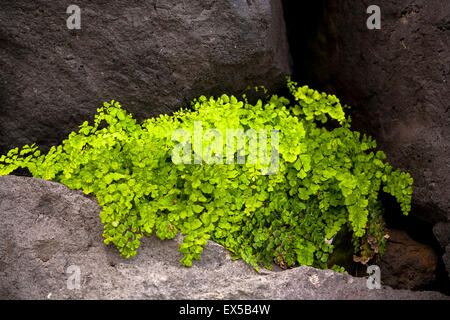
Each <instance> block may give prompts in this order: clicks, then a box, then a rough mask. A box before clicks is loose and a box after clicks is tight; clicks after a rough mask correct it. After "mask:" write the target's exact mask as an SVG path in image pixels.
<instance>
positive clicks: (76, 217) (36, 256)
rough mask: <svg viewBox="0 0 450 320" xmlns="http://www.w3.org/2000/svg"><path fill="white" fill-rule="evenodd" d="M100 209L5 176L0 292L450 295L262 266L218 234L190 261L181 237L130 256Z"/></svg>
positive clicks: (0, 195)
mask: <svg viewBox="0 0 450 320" xmlns="http://www.w3.org/2000/svg"><path fill="white" fill-rule="evenodd" d="M99 211H100V208H99V206H98V204H97V202H96V200H95V199H93V198H92V197H88V196H85V195H84V194H83V193H82V192H80V191H74V190H70V189H68V188H67V187H65V186H63V185H61V184H58V183H54V182H49V181H44V180H40V179H33V178H25V177H16V176H5V177H0V299H433V300H434V299H449V297H447V296H444V295H442V294H440V293H437V292H412V291H408V290H393V289H391V288H390V287H383V288H382V289H380V290H376V289H372V290H369V289H367V287H366V279H364V278H354V277H351V276H349V275H345V274H338V273H335V272H333V271H330V270H327V271H323V270H317V269H313V268H310V267H299V268H296V269H292V270H287V271H281V272H275V271H267V270H263V271H262V272H261V273H259V274H258V273H257V272H256V271H254V270H253V269H252V268H251V267H249V266H248V265H247V264H245V263H243V262H242V261H240V260H238V261H233V260H232V259H231V257H230V255H229V253H228V252H227V251H226V250H225V249H224V248H223V247H222V246H220V245H218V244H216V243H213V242H209V243H208V245H207V247H206V248H205V251H204V253H203V256H202V259H201V260H199V261H194V264H193V266H192V267H191V268H185V267H182V266H181V265H180V264H179V260H180V259H181V254H180V253H179V252H178V245H177V241H178V242H180V240H181V238H180V237H178V238H177V240H176V241H175V240H174V241H170V240H168V241H161V240H159V239H157V238H154V237H151V238H147V239H145V240H144V241H143V243H142V245H141V248H140V249H139V251H138V255H137V256H136V257H135V258H132V259H129V260H125V259H122V258H120V257H119V254H118V252H117V250H116V249H115V248H113V247H110V246H106V245H104V244H103V241H102V236H101V234H102V230H103V229H102V226H101V223H100V221H99V218H98V213H99ZM71 266H72V267H71ZM73 266H75V267H73ZM77 267H79V270H80V287H79V288H78V289H77V288H76V286H75V287H74V285H76V282H75V281H74V277H75V276H76V274H77V269H76V268H77ZM74 268H75V269H74ZM67 272H68V273H67ZM69 288H72V289H69Z"/></svg>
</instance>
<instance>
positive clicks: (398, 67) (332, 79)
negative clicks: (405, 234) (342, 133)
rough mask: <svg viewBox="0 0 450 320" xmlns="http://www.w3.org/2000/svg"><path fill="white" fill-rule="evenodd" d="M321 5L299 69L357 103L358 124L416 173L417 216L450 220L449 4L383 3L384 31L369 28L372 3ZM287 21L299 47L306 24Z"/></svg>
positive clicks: (419, 0) (342, 0)
mask: <svg viewBox="0 0 450 320" xmlns="http://www.w3.org/2000/svg"><path fill="white" fill-rule="evenodd" d="M286 2H290V1H288V0H287V1H286ZM317 3H318V4H319V3H321V4H322V7H314V8H313V9H315V10H316V11H317V14H316V16H315V20H316V21H315V22H314V21H310V22H311V23H316V24H318V25H317V26H313V28H315V29H313V30H308V31H309V32H310V34H311V36H309V39H310V40H309V42H307V41H306V39H305V42H297V43H298V45H300V46H301V47H299V48H297V49H296V50H297V51H298V52H299V51H307V52H309V53H303V56H302V57H303V58H304V59H303V60H305V61H306V62H303V64H302V61H300V62H298V61H296V60H295V55H294V54H293V56H294V68H300V69H295V73H296V74H297V75H298V76H299V78H301V77H302V76H304V75H308V78H309V79H304V80H305V81H306V80H309V82H311V85H315V86H318V87H321V88H322V89H324V90H327V91H329V92H332V93H335V94H336V95H337V96H338V97H340V98H341V101H342V102H343V103H346V104H348V105H350V106H352V107H353V108H352V119H353V126H354V128H355V129H357V130H359V131H361V132H363V133H368V134H370V135H372V136H373V137H375V138H376V140H377V142H378V145H379V147H380V149H381V150H383V151H385V152H386V154H387V156H388V161H389V162H390V163H391V164H392V165H393V166H394V167H397V168H401V169H403V170H406V171H408V172H410V173H411V174H412V176H413V178H414V187H413V188H414V194H413V201H414V206H413V212H412V214H413V215H416V216H417V217H420V218H421V219H422V220H425V221H429V222H431V223H433V224H435V223H437V222H439V221H450V219H449V218H450V193H449V192H448V185H449V184H450V180H449V179H450V166H449V163H448V159H449V157H448V155H449V154H450V104H449V98H448V97H449V96H450V85H449V81H450V77H449V75H450V51H449V50H448V48H449V47H450V1H441V0H399V1H380V3H379V4H378V5H379V7H380V9H381V29H380V30H369V29H368V28H367V26H366V22H367V19H368V18H369V16H370V15H369V14H367V13H366V10H367V8H368V7H369V6H370V5H372V4H374V3H373V2H372V1H368V0H363V1H346V0H337V1H325V0H322V1H317ZM316 6H317V5H316ZM308 9H309V8H308ZM321 11H322V12H321ZM286 12H288V13H289V12H291V13H292V15H294V17H295V15H296V14H300V12H298V11H297V12H296V11H295V10H294V9H291V10H289V11H288V10H286ZM306 12H307V13H304V15H305V16H306V15H308V16H312V15H315V13H314V12H309V11H306ZM297 20H299V19H297ZM286 21H287V25H288V32H289V31H290V34H293V35H294V36H293V38H292V39H291V42H290V44H291V47H293V46H294V45H295V43H296V42H295V39H296V37H297V35H298V33H299V32H301V30H302V29H298V30H289V28H292V27H294V28H295V27H296V26H299V25H296V24H294V25H293V26H291V24H290V19H289V17H287V18H286ZM294 21H295V20H294ZM317 21H319V22H317ZM300 27H304V26H303V25H300ZM303 30H304V29H303ZM294 50H295V48H294V49H293V51H294ZM299 64H300V66H299ZM296 65H297V67H296Z"/></svg>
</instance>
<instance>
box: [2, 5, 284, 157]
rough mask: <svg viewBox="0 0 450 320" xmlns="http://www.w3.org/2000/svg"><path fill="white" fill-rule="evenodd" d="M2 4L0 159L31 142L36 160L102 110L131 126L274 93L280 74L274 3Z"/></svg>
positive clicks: (279, 17) (280, 23)
mask: <svg viewBox="0 0 450 320" xmlns="http://www.w3.org/2000/svg"><path fill="white" fill-rule="evenodd" d="M71 4H73V3H72V2H70V1H49V0H38V1H27V0H19V1H18V0H14V1H13V0H6V1H2V10H1V11H0V40H1V44H0V69H1V70H2V72H1V73H0V104H1V110H2V112H1V113H0V137H1V139H0V154H4V153H5V152H6V151H8V150H9V149H11V148H13V147H16V146H23V145H25V144H31V143H34V142H37V143H38V145H40V146H41V147H42V149H43V150H44V151H47V150H48V148H49V146H52V145H55V144H58V143H59V142H60V141H61V140H62V139H64V138H65V137H66V136H67V135H68V134H69V133H70V132H71V131H73V130H76V129H77V128H78V126H79V125H80V124H81V123H83V121H85V120H90V121H92V120H93V114H94V113H95V112H96V109H97V108H98V107H100V106H102V105H103V102H104V101H110V100H112V99H115V100H118V101H119V102H121V104H122V105H123V106H125V107H126V109H127V110H128V111H130V112H132V113H133V114H134V115H135V116H136V117H137V118H138V119H140V120H142V119H146V118H149V117H151V116H156V115H159V114H161V113H168V112H171V111H174V110H175V109H178V108H180V107H186V106H188V104H187V103H188V102H189V101H190V100H191V99H193V98H196V97H198V96H199V95H201V94H204V95H218V94H222V93H230V94H231V93H232V94H239V93H241V92H242V91H243V90H245V89H246V88H247V86H249V85H252V86H253V85H264V86H266V87H267V88H269V89H273V90H276V89H277V88H279V87H281V86H283V87H284V86H285V75H286V74H289V73H290V66H289V60H288V59H289V50H288V44H287V41H286V36H285V25H284V19H283V9H282V6H281V2H280V1H279V0H258V1H245V0H223V1H213V0H191V1H179V0H165V1H158V0H150V1H140V0H129V1H112V2H111V1H86V0H81V1H77V2H76V4H77V5H78V6H79V8H80V9H81V29H80V30H69V29H68V28H67V25H66V20H67V19H68V18H69V16H70V15H71V14H67V13H66V10H67V8H68V7H69V5H71Z"/></svg>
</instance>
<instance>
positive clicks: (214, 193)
mask: <svg viewBox="0 0 450 320" xmlns="http://www.w3.org/2000/svg"><path fill="white" fill-rule="evenodd" d="M288 87H289V89H290V91H291V93H292V94H293V97H294V98H295V102H294V103H292V104H291V103H290V101H289V100H288V99H286V98H284V97H278V96H276V95H274V96H272V97H270V98H269V99H267V101H266V102H262V101H261V100H259V101H258V102H257V103H256V104H255V105H252V104H250V103H248V101H247V100H246V99H244V101H238V100H237V99H236V98H235V97H234V96H231V97H229V96H226V95H223V96H222V97H220V98H216V99H215V98H209V99H207V98H206V97H204V96H202V97H200V98H199V99H198V100H195V101H194V102H193V107H192V108H190V109H181V110H180V111H178V112H175V113H174V114H173V115H172V116H168V115H161V116H159V117H158V118H152V119H149V120H146V121H144V122H143V123H142V124H138V123H137V122H136V120H134V119H133V118H132V115H131V114H128V113H127V112H126V111H125V110H124V109H122V107H121V106H120V105H119V103H118V102H115V101H112V102H111V103H105V104H104V107H102V108H99V109H98V110H97V111H98V114H97V115H96V116H95V121H94V122H93V124H89V123H88V122H84V123H83V124H82V125H81V126H80V129H79V131H78V132H72V133H71V134H70V135H69V137H68V138H67V139H66V140H64V141H63V143H62V145H60V146H57V147H52V148H51V150H50V151H49V152H48V153H47V154H45V155H41V154H40V152H39V150H37V147H36V146H35V145H32V146H25V147H23V148H22V149H20V150H19V148H15V149H12V150H10V151H9V152H8V154H7V155H4V156H2V157H1V158H0V175H6V174H9V173H11V172H13V171H14V170H15V169H16V168H18V167H22V168H28V169H29V171H30V172H31V174H32V175H33V176H34V177H38V178H43V179H46V180H53V181H57V182H61V183H63V184H65V185H67V186H68V187H70V188H72V189H82V190H83V191H84V192H85V193H86V194H89V193H92V194H94V195H95V196H96V197H97V199H98V202H99V204H100V206H101V207H102V211H101V213H100V218H101V221H102V223H103V224H104V232H103V236H104V238H105V240H104V241H105V243H106V244H109V243H112V244H114V245H115V246H116V247H117V248H118V249H119V251H120V253H121V255H122V256H124V257H131V256H135V255H136V252H137V251H136V250H137V249H138V247H139V245H140V240H141V239H142V237H143V236H144V235H145V236H149V235H151V234H153V233H156V235H157V236H158V237H159V238H161V239H172V238H174V237H175V236H176V235H177V234H178V233H179V232H181V233H182V234H183V235H184V240H183V243H182V244H181V245H180V247H179V249H180V251H181V253H182V254H183V259H182V260H181V263H182V264H183V265H186V266H190V265H191V264H192V259H199V258H200V256H201V253H202V251H203V248H204V247H205V245H206V243H207V240H208V239H212V240H214V241H216V242H218V243H220V244H222V245H224V246H225V247H226V248H227V249H228V250H230V251H231V252H232V253H233V254H234V256H235V257H237V258H242V259H244V260H245V261H247V262H248V263H250V264H251V265H253V266H254V267H255V268H258V266H264V267H268V268H270V263H271V262H272V261H274V260H275V261H276V262H277V263H278V264H279V265H281V266H284V267H294V266H298V265H310V266H314V267H318V268H327V267H328V266H327V261H328V257H329V255H330V254H331V253H332V252H333V249H334V247H333V244H332V243H331V241H329V240H330V239H332V238H333V236H334V235H335V234H336V233H337V232H338V231H339V230H341V229H342V228H343V227H344V226H346V227H348V228H349V229H350V230H351V231H352V234H353V243H354V248H355V255H356V259H357V260H358V259H359V261H362V262H366V261H368V260H369V259H370V258H371V257H373V255H374V254H375V253H377V252H380V253H382V252H383V248H384V242H385V238H386V232H385V230H384V227H383V219H382V216H381V209H380V208H381V206H380V202H379V200H378V195H379V192H380V190H384V191H385V192H387V193H389V194H391V195H392V196H394V197H395V198H396V200H397V201H398V203H399V204H400V206H401V208H402V210H403V212H404V214H407V213H408V212H409V210H410V203H411V194H412V189H411V185H412V178H411V177H410V176H409V174H407V173H403V172H401V171H400V170H393V168H392V167H391V166H390V165H389V164H388V163H386V161H385V158H386V156H385V154H384V153H383V152H381V151H377V152H375V150H374V149H375V148H376V143H375V141H374V140H372V139H371V138H370V137H367V136H365V135H364V136H361V135H360V134H359V133H358V132H354V131H351V129H350V119H349V118H348V117H346V116H345V113H344V108H343V106H342V105H341V104H340V102H339V99H338V98H336V97H335V96H334V95H328V94H325V93H319V92H317V91H315V90H312V89H310V88H308V87H306V86H304V87H298V86H297V84H296V83H295V82H292V81H291V80H288ZM330 120H332V121H335V122H336V123H337V124H338V126H337V128H335V129H333V130H328V129H326V128H325V127H324V126H323V125H321V124H323V123H326V122H327V121H330ZM198 121H201V122H202V126H203V128H204V129H205V130H207V129H212V128H214V129H216V130H219V131H221V132H222V133H223V134H224V136H225V135H226V133H225V130H226V129H243V130H248V129H255V130H260V129H266V130H268V131H269V132H270V131H271V130H277V132H279V137H278V139H279V144H278V147H277V148H275V149H272V150H271V152H278V153H279V158H280V159H279V163H278V168H277V170H278V171H277V172H276V173H275V174H271V175H263V174H261V170H262V168H263V165H262V164H261V163H249V161H247V162H246V163H244V164H239V163H234V164H227V163H226V162H225V161H224V162H223V163H215V164H206V163H204V162H203V163H202V164H201V165H200V164H195V161H192V162H191V164H186V163H184V164H183V163H178V164H176V163H174V162H173V161H172V158H171V156H172V151H173V150H174V148H175V147H176V146H177V145H179V143H180V141H181V140H178V141H177V140H174V139H172V138H173V137H172V134H173V132H174V131H175V130H177V129H184V130H186V131H188V132H189V133H191V134H192V135H193V134H194V133H195V132H194V129H195V128H194V127H195V122H198ZM268 138H269V140H270V137H268ZM191 142H192V141H191ZM189 143H190V142H189V141H185V142H184V145H185V146H186V145H189V146H190V147H195V146H192V143H191V144H189ZM247 143H248V141H247ZM207 144H208V143H207V141H203V142H202V146H203V147H205V146H206V145H207ZM192 149H194V148H192ZM192 149H191V150H192ZM216 151H217V150H216ZM219 151H223V154H225V152H226V150H225V147H223V150H219ZM241 151H242V150H241ZM238 152H239V150H236V154H233V156H237V153H238ZM219 153H220V152H219ZM241 155H242V154H241ZM245 155H248V152H247V153H245ZM193 157H194V153H192V159H190V160H194V158H193ZM333 269H336V270H340V269H339V268H337V267H333Z"/></svg>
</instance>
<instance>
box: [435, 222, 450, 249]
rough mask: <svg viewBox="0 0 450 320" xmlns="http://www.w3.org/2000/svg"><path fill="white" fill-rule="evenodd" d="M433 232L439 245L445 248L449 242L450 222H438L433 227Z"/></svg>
mask: <svg viewBox="0 0 450 320" xmlns="http://www.w3.org/2000/svg"><path fill="white" fill-rule="evenodd" d="M433 234H434V237H435V238H436V240H437V241H438V242H439V244H440V245H441V247H442V248H443V249H445V247H446V246H448V245H449V244H450V222H439V223H436V224H435V225H434V227H433Z"/></svg>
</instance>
